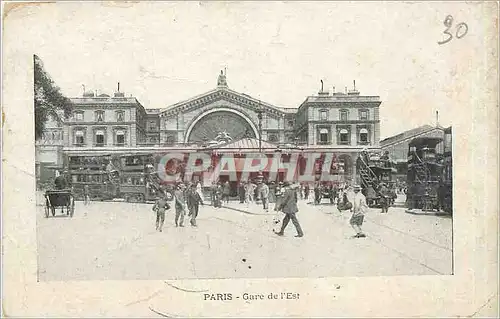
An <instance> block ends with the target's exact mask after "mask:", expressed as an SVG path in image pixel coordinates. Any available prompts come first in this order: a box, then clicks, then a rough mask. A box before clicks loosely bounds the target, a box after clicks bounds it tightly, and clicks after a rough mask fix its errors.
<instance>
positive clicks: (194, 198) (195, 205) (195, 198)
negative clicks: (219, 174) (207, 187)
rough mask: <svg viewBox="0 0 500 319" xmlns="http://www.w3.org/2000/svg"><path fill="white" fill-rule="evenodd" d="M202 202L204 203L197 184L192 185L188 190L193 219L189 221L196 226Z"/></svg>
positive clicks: (190, 214)
mask: <svg viewBox="0 0 500 319" xmlns="http://www.w3.org/2000/svg"><path fill="white" fill-rule="evenodd" d="M200 204H201V205H203V200H202V199H201V196H200V193H198V191H197V189H196V186H195V185H192V186H191V189H190V190H189V191H188V192H187V205H188V208H189V216H191V220H190V221H189V222H190V224H191V226H193V227H196V217H198V210H199V208H200Z"/></svg>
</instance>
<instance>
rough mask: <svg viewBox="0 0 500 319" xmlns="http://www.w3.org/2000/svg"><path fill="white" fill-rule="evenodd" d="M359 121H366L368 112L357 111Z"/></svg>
mask: <svg viewBox="0 0 500 319" xmlns="http://www.w3.org/2000/svg"><path fill="white" fill-rule="evenodd" d="M359 119H360V120H361V121H366V120H368V111H367V110H361V111H359Z"/></svg>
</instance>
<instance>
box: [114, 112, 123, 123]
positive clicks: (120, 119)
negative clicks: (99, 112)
mask: <svg viewBox="0 0 500 319" xmlns="http://www.w3.org/2000/svg"><path fill="white" fill-rule="evenodd" d="M116 121H117V122H123V121H125V112H124V111H116Z"/></svg>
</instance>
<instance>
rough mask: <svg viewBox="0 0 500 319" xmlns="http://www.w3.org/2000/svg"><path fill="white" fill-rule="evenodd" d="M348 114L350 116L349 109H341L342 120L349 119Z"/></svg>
mask: <svg viewBox="0 0 500 319" xmlns="http://www.w3.org/2000/svg"><path fill="white" fill-rule="evenodd" d="M348 116H349V113H348V112H347V111H340V120H341V121H347V118H348Z"/></svg>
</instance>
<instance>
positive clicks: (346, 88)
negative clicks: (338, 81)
mask: <svg viewBox="0 0 500 319" xmlns="http://www.w3.org/2000/svg"><path fill="white" fill-rule="evenodd" d="M345 94H347V86H346V87H345Z"/></svg>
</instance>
